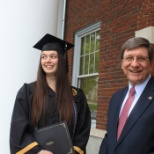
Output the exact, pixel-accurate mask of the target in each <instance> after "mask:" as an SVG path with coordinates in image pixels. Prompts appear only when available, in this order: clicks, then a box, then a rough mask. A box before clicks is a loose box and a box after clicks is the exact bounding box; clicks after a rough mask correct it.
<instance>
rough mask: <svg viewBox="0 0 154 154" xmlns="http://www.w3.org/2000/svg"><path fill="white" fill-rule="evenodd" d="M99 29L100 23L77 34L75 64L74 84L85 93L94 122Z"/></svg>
mask: <svg viewBox="0 0 154 154" xmlns="http://www.w3.org/2000/svg"><path fill="white" fill-rule="evenodd" d="M99 27H100V23H97V24H94V25H92V26H90V27H88V28H86V29H84V30H81V31H79V32H77V33H76V36H75V41H76V42H75V45H76V46H75V52H74V64H73V83H72V84H73V85H74V86H77V87H79V88H81V89H82V90H83V91H84V93H85V95H86V98H87V101H88V104H89V107H90V110H91V115H92V119H93V120H94V121H96V108H97V87H98V64H99V50H100V29H99ZM93 127H95V124H94V126H93Z"/></svg>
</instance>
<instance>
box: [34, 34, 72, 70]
mask: <svg viewBox="0 0 154 154" xmlns="http://www.w3.org/2000/svg"><path fill="white" fill-rule="evenodd" d="M73 46H74V45H73V44H71V43H69V42H66V41H65V40H62V39H60V38H57V37H55V36H53V35H51V34H48V33H47V34H46V35H45V36H43V37H42V38H41V39H40V40H39V41H38V42H37V43H36V44H35V45H34V46H33V47H34V48H36V49H39V50H41V51H45V50H55V51H57V52H59V53H60V54H62V55H64V53H66V70H67V72H68V56H67V50H69V49H71V48H72V47H73Z"/></svg>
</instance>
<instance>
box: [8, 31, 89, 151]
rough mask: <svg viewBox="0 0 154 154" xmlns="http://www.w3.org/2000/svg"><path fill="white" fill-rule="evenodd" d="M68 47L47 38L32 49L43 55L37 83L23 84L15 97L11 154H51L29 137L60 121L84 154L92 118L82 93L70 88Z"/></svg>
mask: <svg viewBox="0 0 154 154" xmlns="http://www.w3.org/2000/svg"><path fill="white" fill-rule="evenodd" d="M65 45H67V47H66V46H65ZM71 47H73V45H72V44H70V43H68V42H66V41H64V40H61V39H59V38H57V37H54V36H52V35H50V34H46V35H45V36H44V37H43V38H42V39H41V40H40V41H39V42H38V43H37V44H36V45H35V46H34V48H37V49H39V50H41V51H42V52H41V56H40V65H39V68H38V75H37V80H36V81H35V82H33V83H30V84H24V85H23V86H22V87H21V88H20V90H19V91H18V94H17V96H16V100H15V105H14V110H13V114H12V121H11V130H10V150H11V154H15V153H17V154H22V153H26V154H53V153H52V151H47V150H46V149H43V148H42V147H41V146H40V145H39V143H37V141H36V140H35V139H34V137H33V135H32V134H33V132H34V131H35V130H36V129H40V128H42V127H44V126H49V125H52V124H55V123H57V122H60V121H66V122H67V124H68V128H69V131H70V135H71V138H72V143H73V146H74V150H75V152H76V154H84V153H85V147H86V144H87V142H88V139H89V134H90V126H91V117H90V111H89V107H88V105H87V101H86V97H85V95H84V93H83V91H82V90H81V89H78V88H75V87H72V86H70V84H69V79H68V71H67V70H68V65H67V50H69V49H70V48H71ZM64 55H66V57H65V56H64Z"/></svg>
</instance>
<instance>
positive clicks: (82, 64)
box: [80, 56, 84, 75]
mask: <svg viewBox="0 0 154 154" xmlns="http://www.w3.org/2000/svg"><path fill="white" fill-rule="evenodd" d="M83 73H84V57H83V56H82V57H81V58H80V75H83Z"/></svg>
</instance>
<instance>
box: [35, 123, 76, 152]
mask: <svg viewBox="0 0 154 154" xmlns="http://www.w3.org/2000/svg"><path fill="white" fill-rule="evenodd" d="M34 138H35V139H36V141H37V142H38V143H39V145H40V146H41V147H42V148H43V149H44V150H48V151H51V152H53V153H54V154H75V152H74V149H73V145H72V140H71V138H70V134H69V130H68V127H67V124H66V122H59V123H56V124H53V125H50V126H46V127H44V128H41V129H38V130H37V131H35V132H34Z"/></svg>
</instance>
